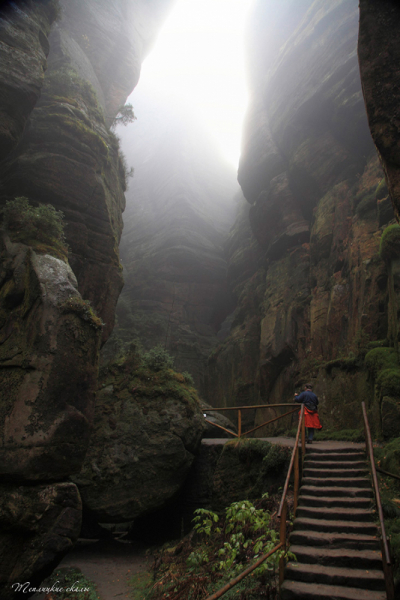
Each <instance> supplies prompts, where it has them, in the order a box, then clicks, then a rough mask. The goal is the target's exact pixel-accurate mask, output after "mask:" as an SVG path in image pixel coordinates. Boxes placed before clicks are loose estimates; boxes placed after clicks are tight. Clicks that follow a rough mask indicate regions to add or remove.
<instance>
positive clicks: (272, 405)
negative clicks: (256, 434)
mask: <svg viewBox="0 0 400 600" xmlns="http://www.w3.org/2000/svg"><path fill="white" fill-rule="evenodd" d="M278 406H280V407H282V406H285V407H289V406H296V407H297V408H295V409H294V410H291V411H289V412H287V413H285V414H283V415H279V417H275V418H274V419H271V420H270V421H265V423H261V425H257V426H256V427H253V429H249V430H248V431H245V432H244V433H242V410H250V409H252V410H254V409H258V408H276V407H278ZM298 408H299V405H298V404H296V403H293V402H287V403H286V404H258V405H255V406H224V407H223V408H206V409H204V412H205V413H206V414H207V413H208V412H221V411H223V410H237V411H238V432H237V433H234V432H233V431H231V430H230V429H226V427H222V425H218V424H217V423H213V422H212V421H209V420H208V419H205V421H206V423H209V424H210V425H214V427H218V429H222V431H226V432H227V433H230V434H231V435H232V436H233V437H236V438H239V439H240V438H241V437H243V436H245V435H247V434H248V433H253V431H256V430H257V429H260V428H261V427H265V426H266V425H269V424H270V423H274V422H275V421H278V420H279V419H283V417H287V416H288V415H291V414H292V413H294V412H296V411H297V409H298Z"/></svg>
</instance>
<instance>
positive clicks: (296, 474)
mask: <svg viewBox="0 0 400 600" xmlns="http://www.w3.org/2000/svg"><path fill="white" fill-rule="evenodd" d="M299 480H300V474H299V447H298V446H297V448H296V450H295V455H294V499H293V516H294V517H295V516H296V510H297V501H298V496H299Z"/></svg>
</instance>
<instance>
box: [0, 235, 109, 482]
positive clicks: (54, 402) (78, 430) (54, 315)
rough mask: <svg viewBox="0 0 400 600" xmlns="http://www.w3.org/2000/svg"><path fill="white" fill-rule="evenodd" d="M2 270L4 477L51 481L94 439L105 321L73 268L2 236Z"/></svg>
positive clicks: (75, 465)
mask: <svg viewBox="0 0 400 600" xmlns="http://www.w3.org/2000/svg"><path fill="white" fill-rule="evenodd" d="M1 249H2V253H1V258H2V269H1V271H0V341H1V345H0V361H1V365H2V369H1V370H0V386H1V388H2V390H6V391H7V392H6V394H4V395H3V402H2V405H1V410H0V437H1V446H0V477H1V478H2V479H3V481H4V480H9V479H15V480H19V481H32V480H33V481H37V480H41V481H48V480H55V479H60V478H62V477H66V476H67V475H69V474H71V473H74V472H77V471H79V469H80V467H81V464H82V461H83V457H84V455H85V452H86V449H87V444H88V440H89V430H90V427H91V422H92V416H93V405H94V395H95V389H96V383H97V381H96V380H97V365H98V351H99V343H100V336H101V327H94V326H93V322H92V320H88V319H87V318H86V316H85V315H84V314H83V313H82V311H81V312H77V311H72V310H65V306H66V304H67V305H68V303H69V302H70V299H74V298H75V299H78V300H79V302H80V304H81V305H85V303H84V301H83V300H82V298H81V296H80V294H79V292H78V290H77V282H76V278H75V276H74V274H73V273H72V270H71V268H70V267H69V265H68V264H66V263H65V262H64V261H62V260H60V259H57V258H55V257H54V256H50V255H46V254H36V253H35V252H34V251H33V250H32V249H31V248H30V247H28V246H25V245H24V244H13V243H11V242H10V241H9V239H8V237H7V236H4V238H3V241H2V248H1Z"/></svg>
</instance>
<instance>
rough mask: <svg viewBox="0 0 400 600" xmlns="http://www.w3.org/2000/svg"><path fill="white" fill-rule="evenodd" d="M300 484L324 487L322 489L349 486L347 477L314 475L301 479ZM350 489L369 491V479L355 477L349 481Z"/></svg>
mask: <svg viewBox="0 0 400 600" xmlns="http://www.w3.org/2000/svg"><path fill="white" fill-rule="evenodd" d="M302 483H303V485H317V486H324V487H333V486H338V487H342V488H343V487H346V486H347V485H349V478H347V477H334V476H329V477H325V478H323V477H315V476H314V475H313V476H312V477H310V476H304V477H303V479H302ZM350 485H351V487H359V488H366V489H368V490H369V489H371V483H370V481H369V479H367V478H366V477H355V478H354V479H352V480H351V482H350Z"/></svg>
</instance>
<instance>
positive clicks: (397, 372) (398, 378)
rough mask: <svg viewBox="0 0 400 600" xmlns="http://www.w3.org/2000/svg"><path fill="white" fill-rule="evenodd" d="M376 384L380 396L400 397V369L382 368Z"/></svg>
mask: <svg viewBox="0 0 400 600" xmlns="http://www.w3.org/2000/svg"><path fill="white" fill-rule="evenodd" d="M376 385H377V388H378V390H379V392H380V395H381V397H383V396H394V397H396V398H400V369H396V368H392V369H383V370H382V371H380V373H379V375H378V377H377V380H376Z"/></svg>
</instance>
